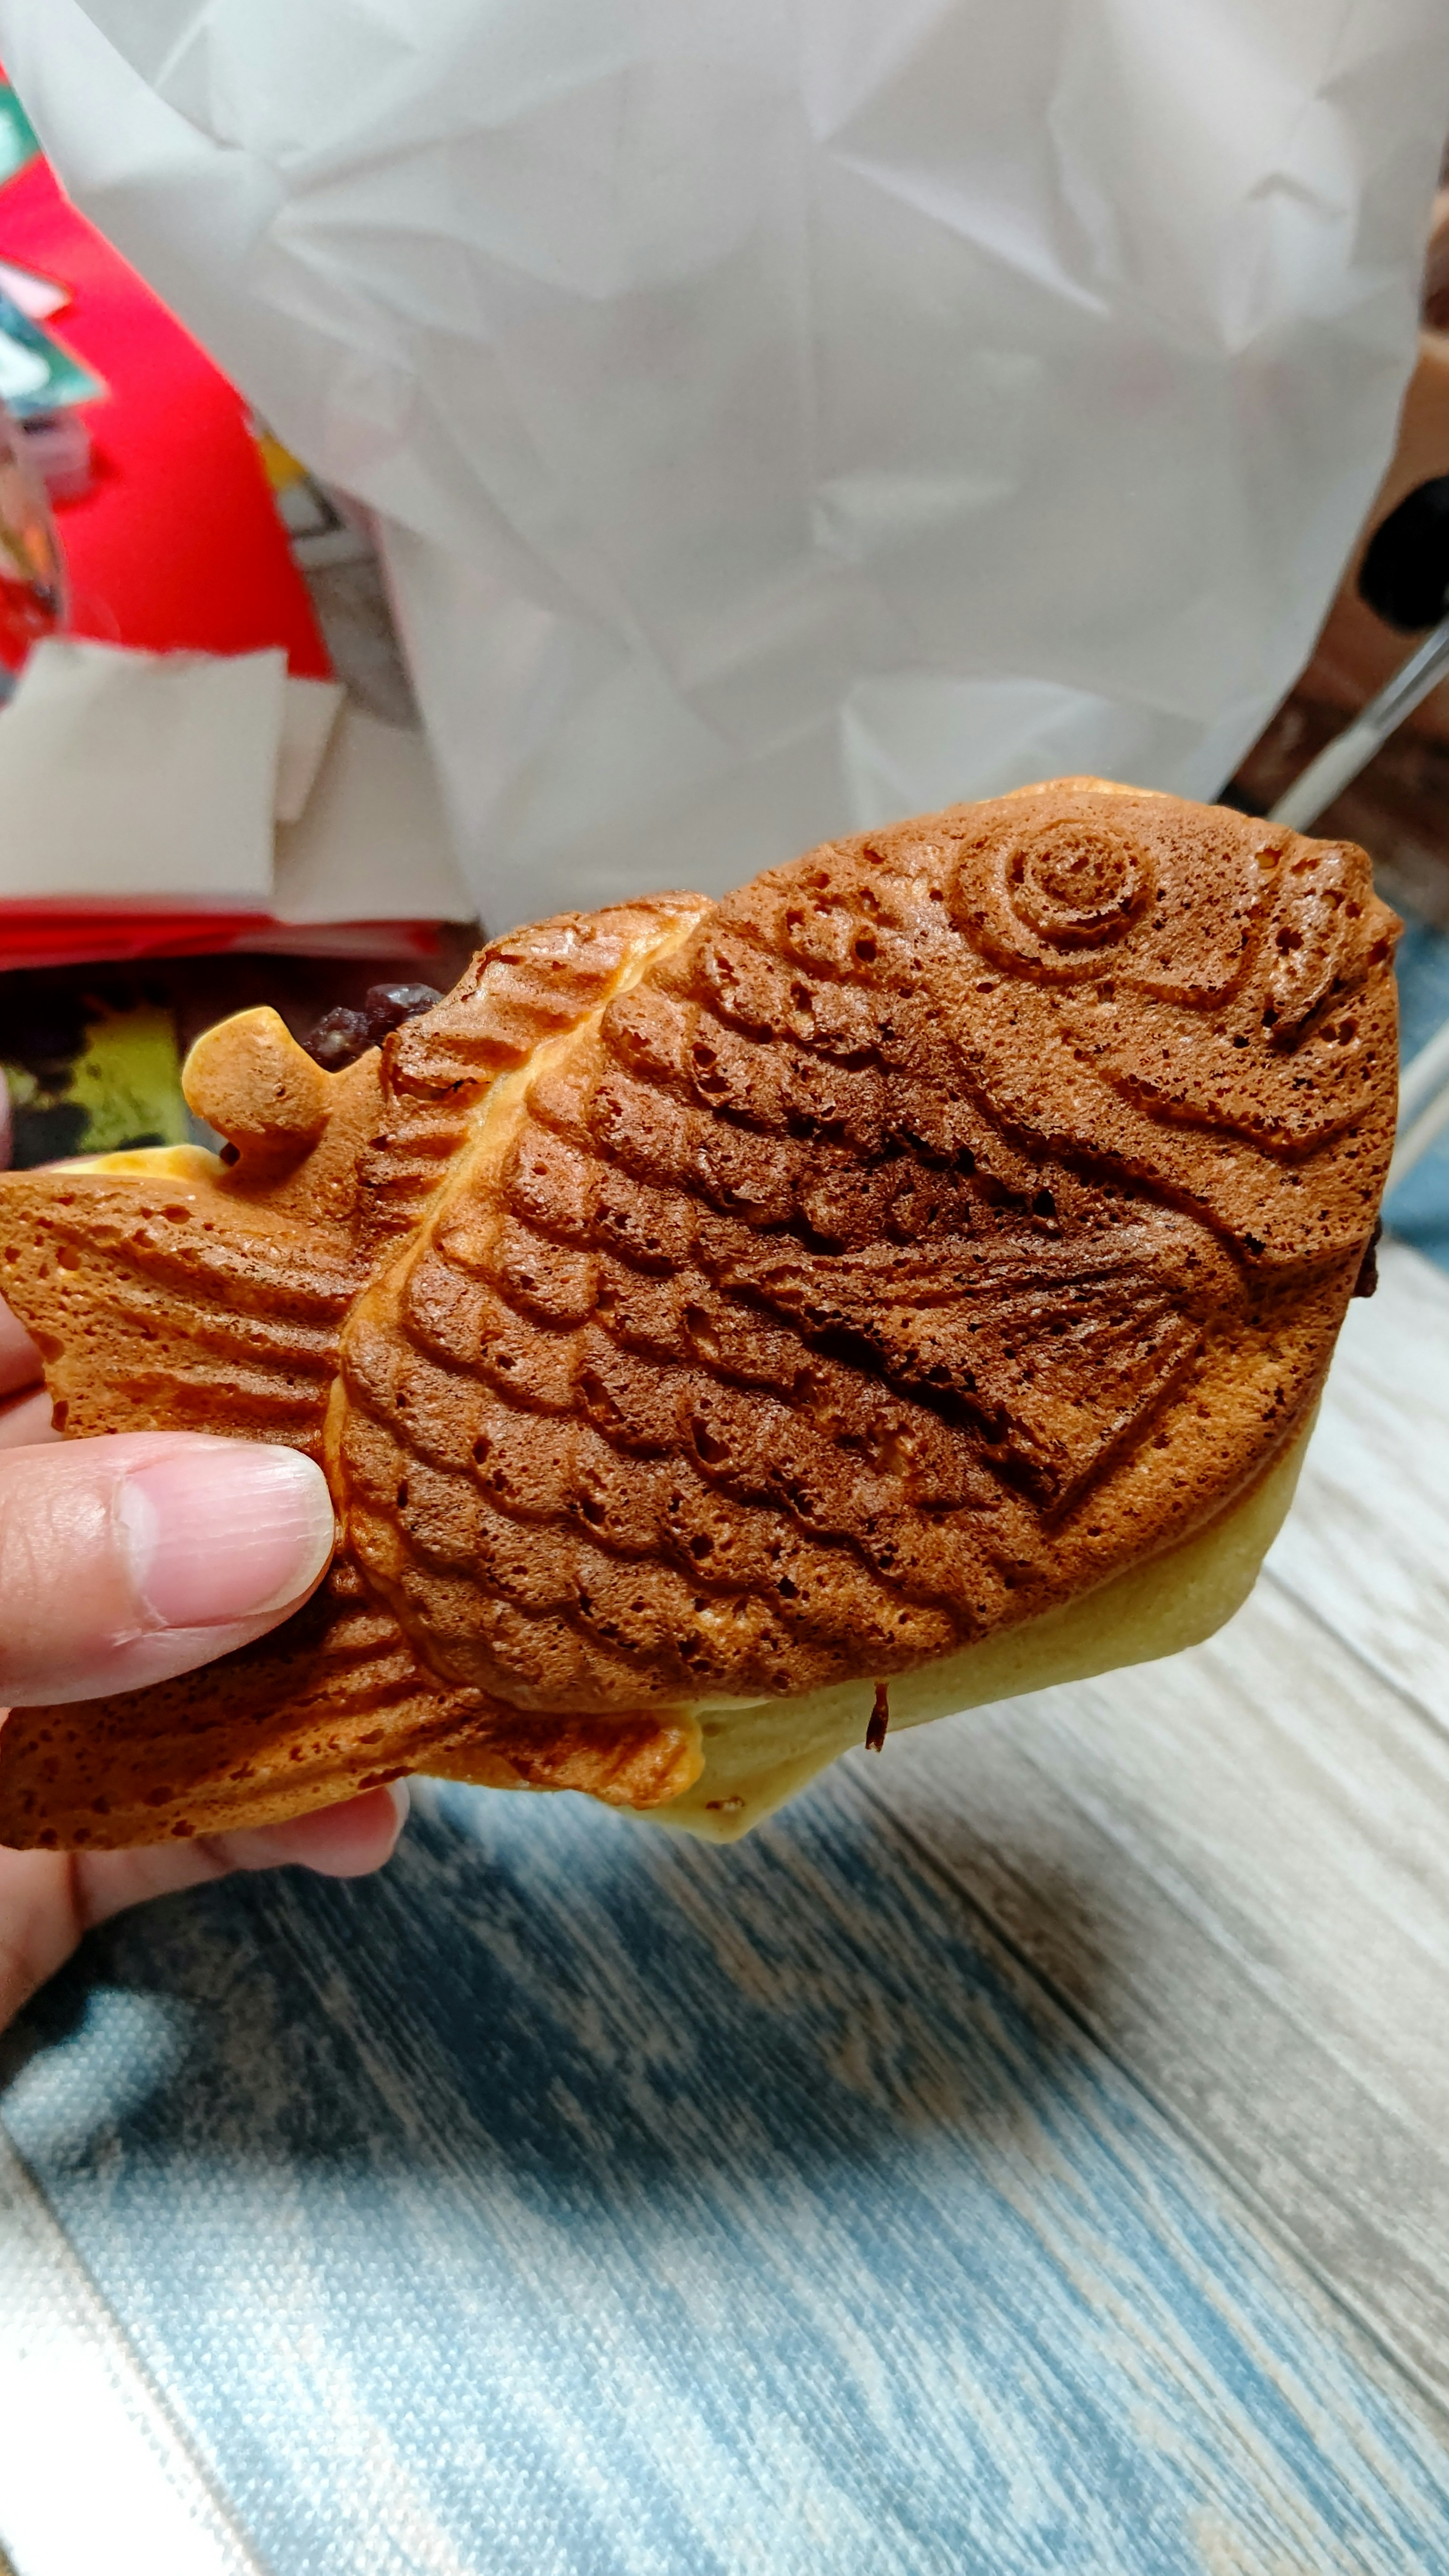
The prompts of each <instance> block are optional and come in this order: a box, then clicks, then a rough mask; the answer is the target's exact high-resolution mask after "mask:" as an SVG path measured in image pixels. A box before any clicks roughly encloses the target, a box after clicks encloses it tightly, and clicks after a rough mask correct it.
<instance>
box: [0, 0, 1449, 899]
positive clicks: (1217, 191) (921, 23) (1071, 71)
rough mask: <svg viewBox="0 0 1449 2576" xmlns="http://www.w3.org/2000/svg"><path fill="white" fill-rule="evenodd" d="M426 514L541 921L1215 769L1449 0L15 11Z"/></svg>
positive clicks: (1380, 450)
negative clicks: (937, 815) (878, 826)
mask: <svg viewBox="0 0 1449 2576" xmlns="http://www.w3.org/2000/svg"><path fill="white" fill-rule="evenodd" d="M0 52H3V55H4V58H5V61H6V63H7V65H8V67H9V69H10V70H11V72H12V74H13V76H14V78H15V79H16V81H17V83H18V86H19V88H20V91H21V94H22V96H23V97H24V99H25V101H26V104H27V106H28V108H29V110H30V112H31V115H32V116H33V118H34V120H35V122H36V124H37V125H38V127H39V128H40V131H41V133H42V135H43V137H44V138H45V141H46V143H47V145H48V147H49V149H50V150H51V152H52V153H53V155H54V157H55V159H56V161H57V163H58V165H59V167H60V169H61V171H62V174H63V176H64V177H65V179H66V181H67V184H68V185H69V186H70V187H71V188H72V190H73V191H74V193H75V195H76V196H77V198H78V199H79V201H80V203H81V204H82V205H83V206H84V207H85V208H86V209H87V211H88V212H90V213H91V214H92V215H93V216H94V217H95V219H96V221H97V222H98V223H99V224H100V225H101V226H102V228H103V229H104V230H105V231H106V232H107V233H108V234H109V235H110V236H111V238H112V239H113V240H114V241H115V242H116V243H117V244H118V245H119V247H120V248H121V249H122V250H123V251H124V252H126V253H127V255H128V256H129V257H130V258H131V259H132V260H134V261H135V263H136V265H137V266H138V267H139V268H140V269H141V270H142V271H143V272H144V273H145V274H146V275H147V276H148V277H149V278H150V279H151V281H152V283H153V284H154V285H155V286H157V287H158V288H159V290H160V291H161V293H162V294H163V295H165V296H166V297H168V298H169V300H170V301H171V302H172V303H173V304H174V305H175V306H176V308H177V309H178V311H179V312H180V313H181V314H182V315H183V316H184V318H185V319H186V320H187V321H188V322H189V324H190V325H191V327H192V329H193V330H194V331H196V332H197V333H198V334H199V336H200V337H201V338H202V339H203V340H204V341H205V342H206V344H207V345H208V346H209V347H210V348H211V349H212V351H213V352H214V353H215V355H216V356H217V358H218V359H219V360H220V361H221V363H222V364H223V365H224V366H226V367H227V368H228V369H229V370H230V371H231V373H232V374H233V375H234V376H235V377H236V379H237V381H238V382H239V383H240V384H241V385H242V386H243V387H244V388H245V389H246V391H247V392H248V394H249V395H250V396H251V397H252V399H253V400H254V401H255V402H257V403H258V404H259V405H260V406H261V408H262V409H263V410H264V411H265V412H266V413H267V415H268V417H269V418H270V419H271V420H272V421H273V422H274V423H275V424H276V426H277V428H278V430H279V431H280V432H281V434H282V435H283V436H284V437H285V438H286V439H287V440H288V441H289V442H290V443H291V444H292V445H293V446H295V448H296V449H297V450H298V452H299V453H300V454H301V455H302V456H304V457H305V458H306V459H307V461H308V463H309V464H310V465H312V466H313V467H314V468H316V469H317V470H318V471H320V472H321V473H322V474H324V475H326V476H329V477H331V478H333V479H334V480H336V481H337V482H339V483H341V484H342V485H344V486H345V487H346V488H347V489H348V490H349V491H351V492H353V493H355V494H357V495H359V496H360V497H361V498H362V499H363V500H365V501H366V502H368V503H370V504H371V505H372V506H373V507H374V508H375V509H376V510H377V511H378V512H380V513H381V514H382V516H383V520H384V523H385V542H386V547H387V553H388V558H389V561H390V564H391V566H392V569H393V574H394V578H395V582H396V586H397V592H398V597H399V602H400V607H401V611H402V616H403V621H404V627H405V632H406V635H407V638H408V641H409V644H410V648H411V651H412V654H413V658H414V661H415V664H416V669H417V676H418V680H419V686H420V692H421V698H422V703H423V706H424V710H425V713H426V716H427V720H428V723H429V726H430V729H431V731H432V735H433V739H434V743H435V746H436V748H437V751H438V754H439V757H440V762H441V766H442V770H443V775H444V780H445V784H446V787H447V790H448V794H449V799H450V804H451V809H452V812H453V817H454V822H455V826H456V828H457V830H458V832H459V835H460V839H461V845H462V848H463V852H464V856H465V858H466V861H467V864H468V867H469V871H470V874H471V877H472V880H473V882H474V884H475V886H476V889H477V892H478V896H479V899H480V901H481V903H482V905H483V907H484V910H485V913H486V915H487V917H488V919H489V921H490V923H492V924H493V925H494V926H495V927H502V926H503V925H504V924H506V923H507V922H509V921H512V920H515V919H518V918H520V917H523V916H527V915H529V914H535V913H537V912H539V911H541V910H544V909H546V908H547V907H549V906H550V905H555V904H560V903H567V902H570V901H577V900H588V901H593V900H595V899H596V898H598V897H599V896H601V895H604V894H613V893H618V892H621V891H623V890H625V889H627V888H637V887H639V886H641V885H644V884H649V883H654V884H658V883H664V882H672V883H683V884H688V885H703V886H705V887H707V888H712V887H721V886H723V885H726V884H728V883H730V882H732V881H735V880H737V879H739V878H740V877H742V876H744V875H746V874H748V873H749V871H750V870H751V869H753V868H754V867H756V866H758V865H760V864H761V863H763V862H765V861H768V860H770V859H774V858H779V857H783V856H785V855H787V854H789V853H790V852H792V851H793V850H795V849H797V848H799V847H801V846H803V845H804V844H806V843H807V842H809V841H811V840H813V839H816V838H818V837H821V836H822V835H824V834H827V833H830V832H833V831H837V830H841V829H845V828H850V827H852V826H856V827H858V826H860V825H862V824H867V823H870V822H873V821H877V820H880V819H882V818H884V817H885V816H887V815H891V814H896V813H902V812H905V811H909V810H910V809H912V808H917V807H921V806H927V805H933V804H939V803H941V802H943V801H945V800H946V799H948V798H951V797H954V796H959V795H969V794H974V793H980V792H983V791H989V790H992V789H996V788H1000V787H1005V786H1009V785H1013V784H1015V783H1017V782H1019V781H1021V780H1022V779H1024V778H1027V777H1031V776H1036V775H1041V774H1043V773H1045V772H1051V771H1061V770H1071V769H1091V770H1097V771H1103V772H1107V773H1111V774H1116V775H1123V776H1128V777H1132V778H1135V779H1138V780H1141V781H1142V782H1143V783H1145V784H1155V785H1161V786H1167V787H1173V788H1177V789H1180V790H1183V791H1185V792H1188V793H1192V794H1211V793H1212V792H1213V791H1214V790H1215V789H1216V788H1217V787H1218V786H1219V784H1220V783H1221V782H1222V780H1223V779H1224V778H1225V777H1226V776H1227V775H1228V774H1229V772H1230V770H1231V768H1232V766H1233V763H1234V761H1235V759H1236V758H1237V756H1238V754H1239V753H1240V752H1241V750H1242V749H1243V748H1244V746H1245V745H1246V744H1247V743H1248V742H1249V741H1250V740H1251V739H1252V737H1253V735H1254V733H1255V732H1256V731H1257V730H1258V728H1259V727H1260V725H1261V723H1262V721H1263V720H1264V718H1265V717H1266V715H1267V714H1268V712H1269V710H1270V709H1271V707H1272V706H1273V705H1274V703H1275V702H1276V700H1277V699H1278V697H1279V696H1280V695H1281V693H1282V691H1283V690H1284V689H1285V687H1286V686H1287V685H1288V683H1289V681H1290V680H1291V679H1292V677H1293V675H1294V673H1295V671H1296V670H1297V669H1298V667H1299V666H1300V664H1301V663H1302V662H1303V660H1304V658H1305V656H1306V654H1307V651H1308V648H1309V646H1310V644H1311V641H1312V637H1313V633H1314V629H1315V626H1316V624H1317V621H1318V619H1319V617H1320V615H1321V613H1322V610H1323V608H1324V606H1325V604H1326V602H1327V599H1328V596H1329V593H1330V590H1331V587H1332V584H1333V581H1334V579H1335V576H1336V574H1337V572H1338V570H1339V567H1340V565H1341V564H1342V561H1343V559H1344V556H1345V554H1346V552H1347V549H1348V547H1349V544H1350V542H1351V539H1352V536H1353V533H1354V530H1355V528H1356V526H1357V524H1358V522H1359V520H1360V518H1361V516H1362V514H1363V512H1364V510H1365V508H1366V507H1367V504H1368V501H1369V499H1370V497H1371V494H1372V491H1373V488H1374V484H1375V481H1376V479H1377V477H1378V475H1379V474H1380V472H1381V471H1382V468H1383V465H1384V463H1385V461H1386V459H1387V456H1388V453H1389V450H1390V446H1391V443H1392V436H1393V428H1394V419H1395V411H1396V406H1397V403H1398V400H1399V397H1400V394H1401V391H1402V387H1403V384H1404V381H1405V377H1406V374H1407V370H1408V366H1409V363H1410V359H1411V355H1412V349H1413V336H1414V317H1415V307H1416V285H1417V273H1418V266H1419V260H1420V255H1421V250H1422V244H1423V239H1424V232H1425V225H1426V219H1427V210H1428V204H1429V197H1430V192H1431V189H1432V186H1433V181H1434V176H1435V171H1436V167H1437V162H1438V156H1439V152H1440V147H1441V144H1442V142H1443V138H1444V133H1445V129H1446V126H1449V17H1446V14H1445V12H1444V9H1443V6H1442V0H0Z"/></svg>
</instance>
